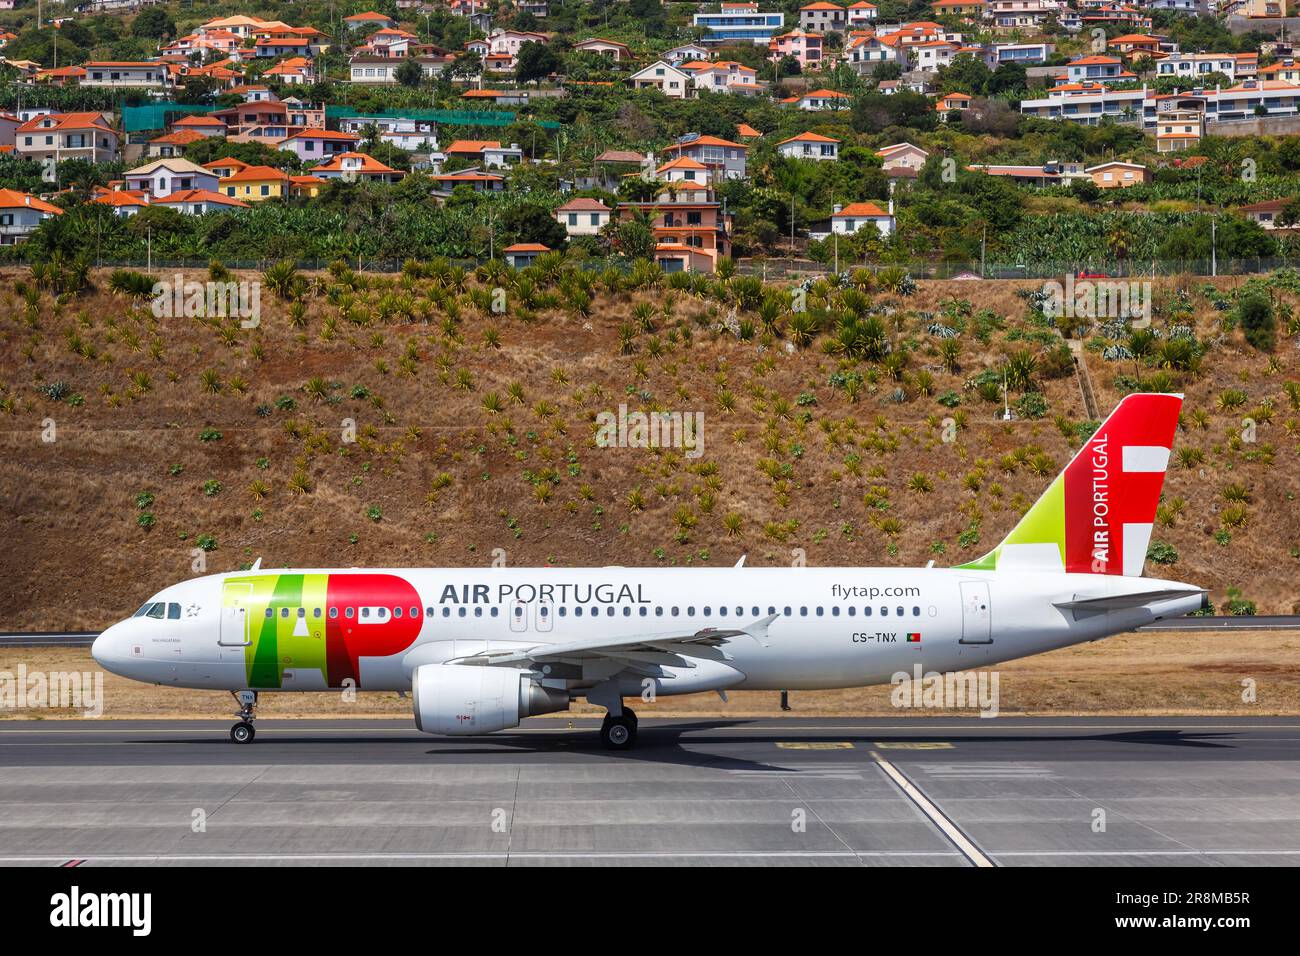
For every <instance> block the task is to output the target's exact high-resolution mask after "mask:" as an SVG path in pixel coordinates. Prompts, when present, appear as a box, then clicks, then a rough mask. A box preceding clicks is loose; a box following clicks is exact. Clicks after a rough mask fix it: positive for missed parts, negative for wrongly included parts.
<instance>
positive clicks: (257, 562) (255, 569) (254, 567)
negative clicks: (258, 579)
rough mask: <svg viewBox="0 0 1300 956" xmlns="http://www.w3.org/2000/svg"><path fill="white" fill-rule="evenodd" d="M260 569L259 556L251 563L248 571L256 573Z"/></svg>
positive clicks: (260, 559) (260, 561)
mask: <svg viewBox="0 0 1300 956" xmlns="http://www.w3.org/2000/svg"><path fill="white" fill-rule="evenodd" d="M261 567H262V558H261V556H260V555H259V556H258V558H257V560H256V561H254V562H253V566H252V567H251V568H249V569H248V570H250V571H258V570H260V569H261Z"/></svg>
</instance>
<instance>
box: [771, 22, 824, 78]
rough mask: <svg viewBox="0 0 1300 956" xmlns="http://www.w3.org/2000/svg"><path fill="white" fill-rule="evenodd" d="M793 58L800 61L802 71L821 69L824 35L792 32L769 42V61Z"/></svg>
mask: <svg viewBox="0 0 1300 956" xmlns="http://www.w3.org/2000/svg"><path fill="white" fill-rule="evenodd" d="M787 56H792V57H794V58H795V59H796V60H798V61H799V67H800V68H801V69H804V70H806V69H808V68H809V67H819V66H821V63H822V35H821V34H820V33H809V32H807V31H806V30H792V31H790V32H789V33H783V34H781V35H780V36H775V37H772V39H771V40H769V41H768V42H767V57H768V59H769V60H781V59H784V58H785V57H787Z"/></svg>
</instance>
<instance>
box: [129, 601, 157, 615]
mask: <svg viewBox="0 0 1300 956" xmlns="http://www.w3.org/2000/svg"><path fill="white" fill-rule="evenodd" d="M151 607H153V601H146V602H145V603H143V604H141V605H140V610H138V611H136V612H135V613H134V614H132V615H131V616H132V617H144V616H145V614H146V613H148V611H149V608H151Z"/></svg>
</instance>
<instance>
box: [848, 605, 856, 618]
mask: <svg viewBox="0 0 1300 956" xmlns="http://www.w3.org/2000/svg"><path fill="white" fill-rule="evenodd" d="M857 616H858V609H857V608H856V607H853V606H852V605H850V606H849V617H857Z"/></svg>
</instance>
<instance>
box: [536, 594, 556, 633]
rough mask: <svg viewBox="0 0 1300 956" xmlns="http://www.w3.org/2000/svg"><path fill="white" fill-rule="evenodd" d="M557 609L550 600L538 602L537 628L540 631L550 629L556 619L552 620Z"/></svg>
mask: <svg viewBox="0 0 1300 956" xmlns="http://www.w3.org/2000/svg"><path fill="white" fill-rule="evenodd" d="M554 613H555V609H554V608H553V607H552V606H551V602H550V601H538V602H537V629H538V630H539V631H549V630H550V629H551V626H552V625H553V624H554V621H552V620H551V618H552V616H553V615H554Z"/></svg>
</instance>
